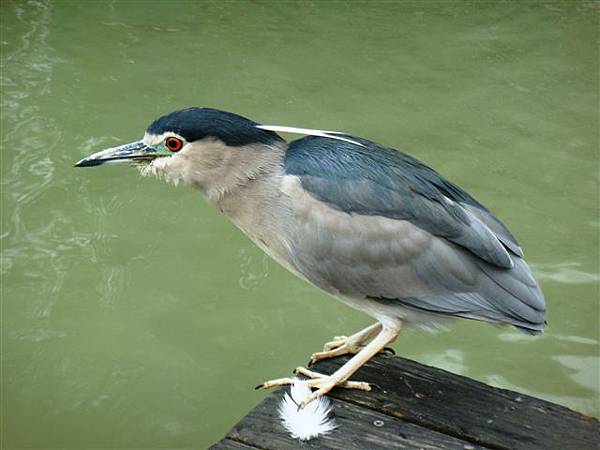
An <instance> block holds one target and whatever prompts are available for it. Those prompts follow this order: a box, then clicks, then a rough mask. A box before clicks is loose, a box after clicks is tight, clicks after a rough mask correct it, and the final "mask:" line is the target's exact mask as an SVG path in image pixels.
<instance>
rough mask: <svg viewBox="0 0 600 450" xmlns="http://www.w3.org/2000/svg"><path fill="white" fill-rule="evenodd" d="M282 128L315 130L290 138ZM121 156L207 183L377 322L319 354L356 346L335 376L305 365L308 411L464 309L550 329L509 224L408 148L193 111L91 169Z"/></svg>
mask: <svg viewBox="0 0 600 450" xmlns="http://www.w3.org/2000/svg"><path fill="white" fill-rule="evenodd" d="M277 131H279V132H292V133H300V134H304V135H307V136H305V137H303V138H302V139H298V140H295V141H292V142H289V143H288V142H286V141H285V140H284V139H282V138H281V137H280V136H279V135H277V134H276V132H277ZM108 163H134V164H135V165H138V166H139V167H140V169H141V171H142V173H144V174H154V175H157V176H160V177H162V178H164V179H166V180H168V181H171V182H173V183H182V184H185V185H189V186H191V187H193V188H195V189H198V190H199V191H200V192H202V193H203V194H204V196H205V198H206V199H207V200H208V202H209V203H211V204H213V205H215V206H217V207H218V208H219V210H221V211H222V212H223V214H225V215H226V216H227V217H229V219H231V221H232V222H233V223H234V224H235V225H237V226H238V227H239V228H240V229H241V230H242V231H243V232H244V233H246V234H247V235H248V236H249V237H250V239H252V241H254V242H255V243H256V245H258V246H259V247H260V248H262V249H263V250H264V251H265V252H267V253H268V254H269V255H270V256H272V257H273V258H274V259H275V260H277V261H278V262H279V263H280V264H282V265H283V266H285V267H286V268H288V269H289V270H290V271H291V272H293V273H294V274H296V275H297V276H299V277H300V278H302V279H304V280H307V281H308V282H310V283H312V284H314V285H315V286H317V287H319V288H321V289H322V290H324V291H325V292H327V293H329V294H331V295H332V296H334V297H336V298H337V299H339V300H341V301H342V302H344V303H346V304H348V305H349V306H351V307H353V308H356V309H358V310H360V311H363V312H365V313H366V314H368V315H370V316H372V317H373V318H375V319H376V320H377V322H376V323H375V324H374V325H371V326H370V327H367V328H365V329H364V330H362V331H359V332H358V333H356V334H354V335H352V336H350V337H345V336H339V337H336V338H334V340H333V341H331V342H328V343H326V344H325V347H324V349H323V351H322V352H318V353H314V354H313V355H312V357H311V360H312V361H317V360H320V359H324V358H331V357H335V356H338V355H344V354H348V353H350V354H354V356H353V357H352V358H351V359H350V360H349V361H348V362H347V363H346V364H344V365H343V366H342V367H341V368H340V369H339V370H337V371H336V372H335V373H333V374H332V375H327V376H325V375H321V374H318V373H315V372H313V371H310V370H308V369H305V368H299V369H298V372H299V373H301V374H304V375H306V376H308V377H309V378H311V380H310V382H309V383H310V386H311V387H313V388H315V391H313V392H312V394H311V395H310V396H309V397H307V398H306V399H305V400H304V402H302V406H304V405H306V404H307V403H308V402H310V401H312V400H313V399H314V398H316V397H318V396H320V395H324V394H326V393H327V392H329V391H330V390H331V389H332V388H333V387H334V386H342V387H351V388H358V389H364V390H369V385H368V384H367V383H361V382H353V381H348V379H349V378H350V376H351V375H352V374H353V373H354V372H355V371H356V370H357V369H358V368H359V367H361V366H362V365H363V364H364V363H365V362H366V361H367V360H369V358H371V357H372V356H374V355H375V354H377V353H378V352H380V351H382V349H384V347H385V346H386V345H387V344H389V343H390V342H392V341H394V340H395V339H396V337H397V336H398V332H399V331H400V327H401V326H402V325H426V326H429V325H432V324H436V323H438V322H441V321H444V319H447V318H455V317H464V318H467V319H475V320H482V321H486V322H491V323H494V324H508V325H514V326H515V327H517V328H519V329H520V330H523V331H525V332H528V333H531V334H535V333H539V332H542V331H543V329H544V324H545V302H544V297H543V295H542V292H541V291H540V288H539V286H538V284H537V283H536V281H535V279H534V278H533V276H532V274H531V270H530V269H529V267H528V266H527V264H526V263H525V261H524V260H523V252H522V251H521V247H519V244H517V241H516V240H515V238H514V237H513V236H512V234H511V233H510V232H509V231H508V229H507V228H506V227H505V226H504V225H503V224H502V222H500V221H499V220H498V219H497V218H495V217H494V216H493V215H492V213H491V212H490V211H488V210H487V209H486V208H485V207H484V206H483V205H482V204H481V203H479V202H477V200H475V199H474V198H473V197H471V196H470V195H469V194H467V193H466V192H465V191H463V190H462V189H461V188H459V187H458V186H457V185H455V184H453V183H451V182H449V181H447V180H445V179H444V178H443V177H442V176H441V175H440V174H438V173H437V172H435V171H434V170H433V169H431V168H429V167H427V166H426V165H425V164H423V163H421V162H419V161H417V160H416V159H414V158H412V157H411V156H408V155H406V154H404V153H401V152H399V151H397V150H394V149H391V148H388V147H385V146H383V145H380V144H377V143H375V142H371V141H369V140H367V139H363V138H360V137H356V136H350V135H347V134H343V133H338V132H332V131H321V130H308V129H302V128H291V127H279V126H267V125H259V124H258V123H256V122H253V121H251V120H249V119H246V118H244V117H241V116H238V115H236V114H232V113H228V112H224V111H219V110H216V109H210V108H189V109H183V110H180V111H175V112H173V113H171V114H167V115H165V116H162V117H160V118H159V119H157V120H155V121H154V122H153V123H152V124H151V125H150V126H149V127H148V129H147V131H146V134H145V135H144V138H143V139H142V140H141V141H137V142H133V143H131V144H126V145H123V146H120V147H114V148H109V149H107V150H104V151H101V152H98V153H94V154H93V155H91V156H89V157H87V158H85V159H82V160H81V161H79V162H78V163H77V166H78V167H89V166H99V165H105V164H108ZM291 381H292V380H291V379H289V378H281V379H277V380H272V381H267V382H265V383H264V384H263V387H272V386H277V385H282V384H288V383H290V382H291Z"/></svg>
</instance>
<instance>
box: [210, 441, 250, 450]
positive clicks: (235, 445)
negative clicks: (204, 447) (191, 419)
mask: <svg viewBox="0 0 600 450" xmlns="http://www.w3.org/2000/svg"><path fill="white" fill-rule="evenodd" d="M255 448H256V447H254V446H250V445H246V444H243V443H241V442H236V441H233V440H231V439H227V438H225V439H223V440H220V441H219V442H217V443H216V444H215V445H212V446H211V447H210V449H209V450H254V449H255Z"/></svg>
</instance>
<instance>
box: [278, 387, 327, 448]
mask: <svg viewBox="0 0 600 450" xmlns="http://www.w3.org/2000/svg"><path fill="white" fill-rule="evenodd" d="M309 395H310V388H309V387H308V384H307V382H306V380H301V379H300V378H294V384H292V385H291V386H290V393H289V394H288V393H286V394H285V395H284V396H283V398H282V399H281V403H280V404H279V417H280V418H281V421H282V423H283V426H284V427H285V428H286V430H288V431H289V433H290V435H291V436H292V437H293V438H295V439H300V440H302V441H308V440H309V439H312V438H314V437H317V436H320V435H323V434H327V433H329V432H330V431H332V430H333V429H335V428H336V427H337V425H336V423H335V420H334V419H332V418H330V417H329V414H330V412H331V402H330V401H329V399H327V398H325V397H318V398H316V399H315V400H313V401H312V402H310V403H309V404H308V405H306V406H305V407H304V408H302V409H299V408H298V405H299V404H300V402H301V401H302V400H304V399H305V398H306V397H308V396H309Z"/></svg>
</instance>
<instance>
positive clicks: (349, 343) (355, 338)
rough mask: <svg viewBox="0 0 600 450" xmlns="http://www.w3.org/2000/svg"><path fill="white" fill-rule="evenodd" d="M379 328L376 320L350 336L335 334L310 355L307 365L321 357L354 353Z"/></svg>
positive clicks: (379, 325)
mask: <svg viewBox="0 0 600 450" xmlns="http://www.w3.org/2000/svg"><path fill="white" fill-rule="evenodd" d="M380 330H381V324H380V323H379V322H377V323H374V324H373V325H371V326H368V327H367V328H365V329H364V330H360V331H359V332H358V333H355V334H353V335H352V336H350V337H346V336H335V337H334V338H333V341H330V342H327V343H325V345H324V346H323V351H322V352H316V353H313V354H312V355H311V356H310V363H309V365H312V364H313V363H315V362H316V361H319V360H321V359H327V358H334V357H336V356H341V355H347V354H348V353H350V354H356V353H358V352H359V351H360V350H361V349H362V348H363V347H364V344H365V342H367V341H369V340H370V339H372V338H373V337H374V336H375V335H376V334H377V333H378V332H379V331H380Z"/></svg>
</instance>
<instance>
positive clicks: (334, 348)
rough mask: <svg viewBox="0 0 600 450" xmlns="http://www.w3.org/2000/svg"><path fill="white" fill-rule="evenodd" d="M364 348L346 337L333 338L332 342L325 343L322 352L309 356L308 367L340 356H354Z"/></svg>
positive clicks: (360, 343) (355, 340) (356, 340)
mask: <svg viewBox="0 0 600 450" xmlns="http://www.w3.org/2000/svg"><path fill="white" fill-rule="evenodd" d="M363 347H364V345H362V342H359V341H358V339H352V337H350V338H349V337H347V336H335V337H334V338H333V340H332V341H329V342H326V343H325V345H324V346H323V351H322V352H315V353H313V354H312V355H310V361H309V362H308V366H309V367H310V366H312V365H313V364H314V363H316V362H317V361H320V360H322V359H327V358H335V357H336V356H342V355H348V354H350V355H354V354H356V353H358V352H359V351H361V349H362V348H363Z"/></svg>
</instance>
